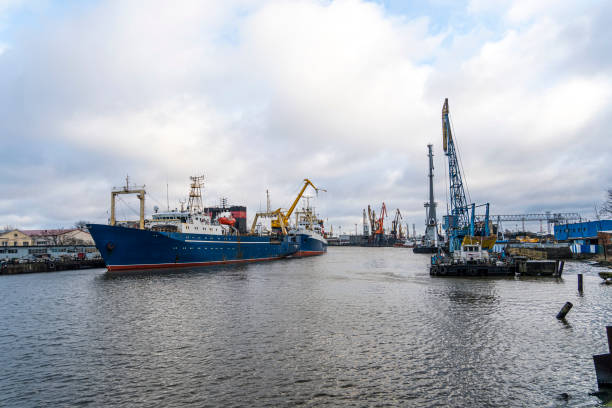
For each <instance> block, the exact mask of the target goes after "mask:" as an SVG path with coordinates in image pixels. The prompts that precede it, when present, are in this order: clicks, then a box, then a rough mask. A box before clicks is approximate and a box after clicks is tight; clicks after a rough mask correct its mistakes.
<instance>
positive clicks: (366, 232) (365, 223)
mask: <svg viewBox="0 0 612 408" xmlns="http://www.w3.org/2000/svg"><path fill="white" fill-rule="evenodd" d="M369 235H370V229H369V227H368V217H367V214H366V210H365V208H364V209H363V236H364V237H367V236H369Z"/></svg>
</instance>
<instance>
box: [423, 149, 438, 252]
mask: <svg viewBox="0 0 612 408" xmlns="http://www.w3.org/2000/svg"><path fill="white" fill-rule="evenodd" d="M432 148H433V145H431V144H428V145H427V149H429V153H428V156H429V202H427V203H425V213H426V221H425V245H426V246H429V247H437V246H438V218H437V217H436V206H437V205H438V203H436V202H435V201H434V189H433V177H434V175H433V171H434V164H433V149H432Z"/></svg>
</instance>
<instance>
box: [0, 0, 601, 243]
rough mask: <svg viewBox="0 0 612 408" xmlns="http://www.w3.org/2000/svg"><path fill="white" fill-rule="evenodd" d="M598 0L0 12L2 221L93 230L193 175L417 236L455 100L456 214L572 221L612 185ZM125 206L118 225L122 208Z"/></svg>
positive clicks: (210, 193)
mask: <svg viewBox="0 0 612 408" xmlns="http://www.w3.org/2000/svg"><path fill="white" fill-rule="evenodd" d="M611 15H612V3H611V2H609V1H565V2H557V1H545V0H540V1H537V2H535V1H532V0H514V1H513V0H500V1H496V2H494V1H486V0H472V1H467V0H466V1H451V0H431V1H414V2H412V1H402V0H385V1H362V0H338V1H323V0H295V1H277V0H272V1H252V0H226V1H213V0H211V1H201V0H198V1H189V0H184V1H180V2H176V1H173V2H170V1H157V0H148V1H125V0H121V1H119V0H118V1H76V0H75V1H57V2H53V1H42V0H41V1H31V2H28V1H19V0H8V1H7V0H0V137H1V141H2V144H1V150H0V171H1V174H2V176H1V177H0V189H1V190H0V191H1V194H0V224H1V225H2V226H4V225H12V226H15V227H21V228H39V227H40V228H50V227H59V226H66V227H67V226H71V225H73V224H74V222H75V221H77V220H87V221H91V222H106V220H107V218H108V209H109V201H110V198H109V196H110V194H109V192H110V189H111V188H112V186H116V185H120V184H122V183H123V182H124V180H125V176H126V175H127V174H129V176H130V179H131V180H133V181H134V182H135V183H138V184H145V185H146V187H147V192H148V193H149V195H148V201H147V208H148V211H149V212H150V211H151V209H152V207H153V206H154V205H158V206H160V207H165V205H166V183H168V185H169V199H170V202H171V206H175V205H176V203H177V202H178V200H179V199H182V198H184V196H185V195H186V193H187V189H188V182H189V180H188V178H189V176H190V175H194V174H202V173H203V174H205V175H206V189H205V195H206V196H205V203H207V204H215V203H217V202H218V198H219V197H220V196H227V197H229V200H230V202H232V203H237V204H246V205H247V206H248V207H249V213H250V215H252V214H253V213H254V212H255V211H257V210H258V209H259V208H260V207H265V201H266V196H265V191H266V189H269V190H270V193H271V199H272V205H273V206H274V207H279V206H282V207H287V206H288V204H289V203H290V202H291V200H292V199H293V197H294V196H295V194H296V193H297V191H298V190H299V188H300V187H301V184H302V180H303V179H304V178H305V177H308V178H310V179H311V180H312V181H313V182H314V183H315V184H317V185H319V186H321V187H323V188H326V189H327V190H328V192H327V193H321V194H319V197H318V199H317V200H316V205H317V208H318V210H319V212H320V213H321V215H322V216H323V217H324V218H327V219H328V220H329V224H332V225H334V229H335V230H337V228H338V226H340V225H342V229H343V230H344V231H347V230H354V228H355V227H354V224H355V223H360V222H361V211H362V209H363V208H365V207H366V206H367V205H368V204H371V205H372V206H373V207H375V208H376V209H378V208H379V207H380V205H381V203H382V202H383V201H384V202H385V203H386V204H387V207H388V208H389V209H390V210H394V209H395V208H399V209H400V210H401V211H402V213H403V214H404V220H405V222H408V223H410V224H412V223H416V224H417V230H419V229H420V230H422V229H423V226H422V224H423V222H424V209H423V202H424V201H425V200H426V199H427V156H426V153H427V147H426V145H427V144H428V143H433V145H434V153H435V154H436V156H435V163H436V170H435V175H436V194H437V200H438V201H440V205H439V207H440V211H439V213H444V212H445V211H446V210H445V208H446V204H445V201H446V184H447V183H448V182H446V181H445V180H446V178H447V176H446V170H445V161H444V159H445V157H444V155H443V154H442V147H441V122H440V114H441V108H442V104H443V101H444V98H446V97H448V98H449V102H450V109H451V117H452V121H453V126H454V129H455V132H456V140H457V143H458V145H459V149H460V153H461V160H462V163H463V168H464V178H465V179H466V180H467V184H468V188H469V192H470V194H471V198H472V201H475V202H477V203H481V202H490V203H491V212H492V213H495V214H507V213H525V212H544V211H547V210H549V211H578V212H580V213H582V214H583V215H584V216H585V217H587V218H592V217H593V213H594V210H593V208H594V205H595V204H597V203H600V202H601V201H603V199H604V192H605V190H606V189H607V188H609V187H612V137H611V135H610V130H609V129H610V126H609V123H610V119H611V118H612V103H611V102H612V54H611V53H610V52H609V50H610V49H611V48H612V25H611V24H610V22H609V17H610V16H611ZM125 201H126V203H125V205H122V207H123V208H122V209H121V211H120V215H121V212H123V213H124V214H125V216H126V217H128V216H130V217H134V216H135V215H134V213H133V212H132V211H131V209H136V208H137V201H136V199H134V200H133V201H130V200H129V199H127V198H126V199H125Z"/></svg>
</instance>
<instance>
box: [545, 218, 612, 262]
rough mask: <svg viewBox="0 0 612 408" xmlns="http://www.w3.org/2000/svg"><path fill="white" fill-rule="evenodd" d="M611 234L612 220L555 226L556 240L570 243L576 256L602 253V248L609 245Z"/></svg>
mask: <svg viewBox="0 0 612 408" xmlns="http://www.w3.org/2000/svg"><path fill="white" fill-rule="evenodd" d="M611 234H612V220H598V221H586V222H576V223H572V224H559V225H555V239H556V240H557V241H569V242H570V243H571V250H572V252H573V253H575V254H596V253H599V252H602V251H603V249H602V246H603V245H609V237H610V235H611ZM604 241H605V242H604Z"/></svg>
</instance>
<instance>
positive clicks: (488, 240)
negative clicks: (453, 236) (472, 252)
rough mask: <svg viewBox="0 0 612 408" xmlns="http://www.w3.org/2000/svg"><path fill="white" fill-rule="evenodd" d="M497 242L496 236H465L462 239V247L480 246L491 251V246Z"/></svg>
mask: <svg viewBox="0 0 612 408" xmlns="http://www.w3.org/2000/svg"><path fill="white" fill-rule="evenodd" d="M495 242H497V236H495V235H488V236H484V237H481V236H477V237H475V236H471V235H466V236H464V237H463V242H462V245H480V247H481V248H482V249H491V248H493V245H495Z"/></svg>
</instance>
